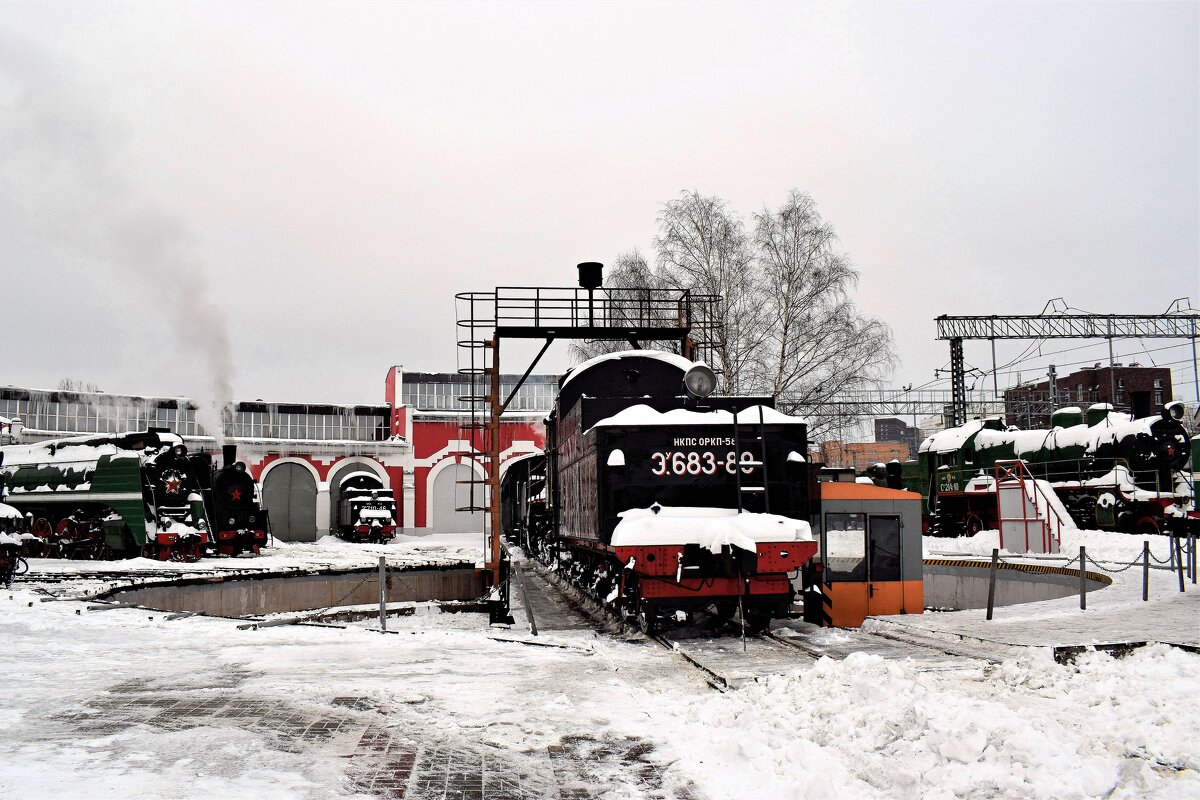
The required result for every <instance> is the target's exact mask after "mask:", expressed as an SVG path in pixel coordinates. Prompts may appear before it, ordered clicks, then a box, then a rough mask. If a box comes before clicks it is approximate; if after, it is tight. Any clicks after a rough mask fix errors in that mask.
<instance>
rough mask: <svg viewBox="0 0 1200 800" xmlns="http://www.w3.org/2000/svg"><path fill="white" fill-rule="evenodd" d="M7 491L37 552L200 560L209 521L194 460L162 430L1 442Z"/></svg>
mask: <svg viewBox="0 0 1200 800" xmlns="http://www.w3.org/2000/svg"><path fill="white" fill-rule="evenodd" d="M3 455H4V459H3V462H2V465H0V475H2V477H3V484H4V489H5V494H6V497H5V498H4V499H5V502H6V503H8V504H10V505H12V506H14V507H15V508H17V509H18V510H19V511H21V512H22V513H23V514H25V515H27V516H28V517H29V518H30V519H31V524H30V526H29V527H30V531H29V532H30V533H32V534H33V538H27V540H26V552H27V553H28V554H29V555H33V556H57V557H63V558H82V559H95V558H110V557H127V558H132V557H136V556H147V557H150V558H156V559H158V560H160V561H167V560H189V561H192V560H196V559H198V558H199V557H200V555H201V553H202V552H203V548H204V546H205V545H206V544H207V543H208V540H209V531H210V526H209V520H208V516H207V513H206V510H205V505H204V499H203V494H202V486H203V484H202V483H201V481H200V479H199V478H198V475H197V470H196V465H195V462H194V460H193V459H192V458H191V457H189V456H188V452H187V448H186V447H185V446H184V445H183V441H182V440H181V439H180V438H179V437H178V436H176V435H175V434H172V433H168V432H166V431H164V430H160V429H150V430H147V431H138V432H133V433H124V434H114V435H98V436H77V437H72V438H67V439H55V440H50V441H44V442H37V443H35V444H25V445H11V446H8V447H4V448H3Z"/></svg>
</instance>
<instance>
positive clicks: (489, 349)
mask: <svg viewBox="0 0 1200 800" xmlns="http://www.w3.org/2000/svg"><path fill="white" fill-rule="evenodd" d="M578 270H579V286H578V288H576V287H546V286H542V287H534V286H521V287H512V286H504V287H499V286H498V287H496V288H495V289H493V290H492V291H490V292H461V293H459V294H457V295H455V305H456V307H457V320H456V323H457V329H458V353H459V366H458V372H459V374H460V375H462V376H464V378H465V383H466V385H467V387H468V388H467V393H466V394H464V395H460V396H459V398H458V400H459V401H460V402H462V403H465V404H466V405H467V408H468V409H469V414H468V415H467V416H466V418H464V419H462V420H461V421H460V423H459V430H460V437H459V438H460V439H461V440H462V441H463V442H466V443H467V445H468V447H469V449H470V451H471V452H473V453H482V454H483V455H484V457H485V459H486V471H487V478H486V479H485V480H482V481H481V480H478V479H472V480H467V481H463V483H466V484H467V485H468V486H469V487H470V492H469V501H468V503H467V504H466V505H465V506H459V507H458V508H457V509H456V510H459V511H469V512H484V513H485V514H486V535H487V542H486V548H485V550H486V554H487V560H486V563H485V569H486V571H487V573H488V588H489V592H490V594H489V605H490V614H491V619H492V621H493V622H499V621H504V622H511V620H512V617H511V616H510V615H509V593H508V562H507V557H506V555H505V553H504V551H503V549H502V547H501V545H500V540H501V533H502V531H501V522H500V450H501V435H500V420H501V417H502V415H503V414H504V411H505V409H507V408H508V406H509V404H510V403H511V402H512V400H513V398H514V397H516V395H517V392H519V391H520V389H521V387H522V386H523V385H524V384H525V381H526V380H527V379H528V378H529V376H530V374H531V373H532V372H533V370H534V368H535V367H537V365H538V362H540V361H541V359H542V357H543V356H544V355H545V354H546V351H547V350H549V349H550V345H551V344H553V343H554V341H555V340H556V339H583V340H589V341H612V342H628V343H629V344H631V345H632V346H633V347H634V349H641V347H642V344H643V343H647V342H675V343H677V344H676V349H677V351H678V352H679V354H680V355H682V356H683V357H684V358H687V359H690V360H704V359H705V358H706V356H707V355H708V352H709V350H710V348H711V346H712V343H713V341H714V338H715V337H714V334H715V333H716V331H717V330H718V328H719V326H720V321H719V320H718V318H717V314H716V307H717V299H718V298H717V297H716V296H715V295H702V294H694V293H692V292H691V291H689V290H687V289H650V288H632V289H628V288H622V289H605V288H602V283H603V271H604V265H603V264H600V263H598V262H595V261H586V262H583V263H581V264H579V265H578ZM503 339H541V340H543V342H544V344H543V345H542V348H541V350H539V351H538V354H537V355H536V356H535V357H534V358H533V360H532V361H531V362H530V364H529V366H528V368H526V370H525V372H524V373H523V374H522V375H521V378H520V380H519V381H517V384H516V385H515V386H514V387H513V389H512V391H511V392H510V393H509V395H508V397H502V396H501V391H500V342H501V341H502V340H503ZM739 494H740V492H739Z"/></svg>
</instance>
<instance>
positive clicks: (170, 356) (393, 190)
mask: <svg viewBox="0 0 1200 800" xmlns="http://www.w3.org/2000/svg"><path fill="white" fill-rule="evenodd" d="M1198 9H1200V5H1198V4H1197V3H1195V2H1189V3H1161V4H1160V3H1128V4H1122V3H1101V4H1090V3H1074V2H1072V3H1002V4H990V3H947V4H940V3H933V4H926V3H920V4H917V3H903V4H900V3H886V4H884V3H878V4H877V3H860V4H850V5H847V4H842V3H838V4H832V5H824V4H814V3H806V4H800V3H785V4H773V3H758V4H754V3H735V4H720V3H703V4H690V3H657V4H648V3H639V4H634V3H620V4H618V3H604V4H584V3H557V4H553V3H537V4H512V5H509V4H498V3H487V4H436V5H421V4H409V3H405V4H400V3H389V4H361V5H354V4H349V3H334V4H322V3H287V4H269V3H220V4H218V3H206V4H197V5H190V4H182V3H141V4H118V5H110V4H101V3H86V4H81V5H71V4H63V3H34V4H23V3H11V2H4V3H0V147H2V148H3V149H2V150H0V259H2V261H0V263H2V264H3V276H4V280H3V295H2V296H3V298H4V301H5V302H4V306H5V316H4V319H5V325H4V330H5V335H4V350H3V353H4V354H3V357H2V358H3V361H2V363H3V369H2V370H0V376H2V377H0V383H8V384H16V385H31V386H47V387H53V386H54V385H56V384H57V383H58V380H59V379H60V378H62V377H65V376H71V377H74V378H77V379H81V380H85V381H93V382H95V383H98V384H99V385H100V386H101V387H102V388H104V389H105V390H107V391H110V392H119V393H145V394H166V395H174V394H189V395H203V394H204V393H205V392H208V391H211V390H212V389H211V383H212V381H211V378H210V377H209V373H210V372H211V371H213V370H216V371H218V372H221V373H223V375H224V378H225V379H226V380H227V381H229V382H231V383H232V387H233V393H234V396H235V397H236V398H238V399H253V398H256V397H263V398H266V399H275V400H307V401H333V402H372V403H374V402H382V399H383V398H382V382H383V377H384V373H385V372H386V370H387V368H388V367H389V366H390V365H391V364H403V365H405V367H406V368H408V369H412V370H427V371H443V370H451V369H453V368H454V367H455V363H456V362H455V358H456V356H455V350H454V340H455V330H454V304H453V295H454V293H455V292H458V291H463V290H470V289H475V290H487V289H490V288H492V287H494V286H496V285H497V284H499V285H523V284H529V285H560V284H561V285H570V284H572V283H573V282H574V280H575V272H574V264H575V263H576V262H578V261H584V260H599V261H605V262H609V261H611V260H612V259H613V257H614V256H615V255H616V254H617V253H619V252H621V251H624V250H627V249H629V248H631V247H639V248H641V249H642V251H643V252H644V253H646V254H647V255H648V256H649V255H650V254H651V253H652V251H653V244H652V240H653V236H654V232H655V219H656V215H657V213H658V210H659V207H660V206H661V204H662V203H663V202H664V201H666V200H669V199H671V198H672V197H674V196H675V195H677V194H678V192H680V191H681V190H684V189H695V190H698V191H700V192H702V193H704V194H715V195H719V196H721V197H723V198H725V199H726V200H728V201H729V203H730V204H731V205H732V207H734V208H735V209H736V210H738V211H739V212H740V213H741V214H742V215H743V217H744V218H746V220H747V221H748V222H749V221H750V217H751V215H752V214H753V213H754V212H755V211H758V210H760V209H762V208H763V206H773V205H778V204H780V203H781V202H782V201H783V200H784V198H785V197H786V195H787V193H788V191H789V190H790V189H792V188H799V189H802V190H804V191H807V192H809V193H810V194H811V195H812V196H813V197H814V198H815V199H816V200H817V202H818V204H819V208H820V210H821V212H822V213H823V214H824V216H825V217H826V218H827V219H828V220H829V221H830V222H832V223H833V225H834V226H835V227H836V229H837V231H838V233H839V235H840V238H841V244H842V247H843V248H844V250H845V251H846V252H847V253H848V254H849V256H850V257H851V259H852V260H853V261H854V262H855V264H856V265H857V266H858V268H859V269H860V270H861V273H862V277H861V282H860V285H859V289H858V302H859V304H860V306H861V308H862V309H863V310H864V311H865V312H867V313H870V314H873V315H876V316H879V317H882V318H883V319H884V320H885V321H887V322H888V323H889V324H890V325H891V327H892V329H893V330H894V332H895V336H896V341H897V345H898V350H899V354H900V357H901V360H902V365H901V366H900V368H899V369H898V370H897V372H896V374H895V375H894V377H893V382H894V383H895V384H896V385H900V384H904V383H915V384H924V383H927V382H929V381H930V380H931V379H932V377H933V370H934V368H935V367H940V366H942V365H943V364H944V363H945V362H946V361H947V359H948V348H947V346H946V343H945V342H937V341H935V340H934V336H935V327H934V323H933V318H934V317H935V316H937V315H938V314H943V313H950V314H1007V313H1037V312H1038V311H1040V310H1041V309H1042V307H1043V306H1044V305H1045V303H1046V301H1047V300H1049V299H1051V298H1054V297H1060V296H1061V297H1065V298H1066V300H1067V302H1068V303H1069V304H1070V305H1071V306H1073V307H1075V308H1079V309H1084V310H1087V311H1095V312H1119V313H1158V312H1162V311H1164V310H1165V309H1166V307H1167V306H1168V304H1169V303H1170V302H1171V301H1172V300H1173V299H1175V298H1177V297H1181V296H1190V297H1191V300H1192V303H1193V305H1200V266H1198V265H1200V199H1198V198H1200V11H1198ZM193 299H194V300H195V302H194V303H193V302H191V301H192V300H193ZM222 318H223V319H222ZM222 329H227V330H228V332H229V341H230V345H229V348H228V350H229V356H228V358H226V357H225V356H224V355H223V354H222V348H221V347H220V346H219V343H218V345H217V346H216V347H210V346H209V345H210V344H211V342H208V341H206V337H207V336H208V332H210V331H214V330H218V331H219V330H222ZM1075 345H1076V343H1066V344H1060V345H1059V346H1054V347H1047V348H1044V349H1045V350H1047V351H1048V350H1051V349H1053V350H1062V349H1064V348H1066V347H1072V346H1075ZM1159 347H1162V344H1161V343H1147V344H1146V345H1145V349H1146V350H1149V351H1150V352H1147V353H1146V354H1145V355H1144V356H1140V357H1139V358H1138V360H1140V361H1141V362H1142V363H1148V362H1150V361H1154V362H1155V363H1173V362H1175V361H1182V360H1187V361H1188V363H1187V364H1179V365H1177V366H1178V368H1179V371H1177V372H1176V381H1177V382H1178V381H1182V380H1186V381H1188V382H1189V383H1190V382H1191V378H1192V373H1191V364H1190V350H1185V349H1184V348H1183V347H1177V348H1175V349H1174V350H1170V351H1160V350H1157V348H1159ZM1023 348H1024V345H1023V344H1022V345H1021V346H1019V347H1018V346H1013V347H1009V348H1007V349H1005V348H1003V347H1002V348H1001V352H1000V356H1001V361H1002V362H1003V361H1006V360H1009V359H1011V358H1012V357H1013V356H1015V355H1017V354H1018V353H1019V352H1020V351H1021V350H1022V349H1023ZM1141 350H1142V345H1141V344H1138V343H1130V344H1127V345H1122V355H1126V354H1128V353H1133V352H1134V351H1136V352H1137V353H1141ZM563 351H565V346H564V347H562V348H560V350H559V354H558V355H557V356H556V358H555V360H554V361H552V362H550V366H555V367H557V366H562V365H563V364H565V363H566V358H565V355H564V354H563ZM1106 352H1107V351H1106V350H1105V349H1104V348H1103V347H1097V348H1092V349H1090V350H1076V351H1072V352H1071V353H1069V354H1063V355H1059V356H1057V361H1058V362H1059V363H1064V362H1070V361H1080V360H1100V358H1101V356H1102V354H1106ZM967 359H968V361H969V362H971V363H973V364H975V365H978V366H988V365H990V361H991V356H990V353H989V352H988V350H987V346H986V344H983V343H975V344H972V343H968V345H967ZM1047 359H1048V360H1056V358H1055V357H1053V356H1048V357H1047ZM1126 360H1132V359H1126ZM1037 363H1045V360H1043V361H1042V362H1037ZM1034 364H1035V362H1027V363H1026V364H1024V365H1022V366H1023V367H1024V368H1026V369H1032V368H1033V367H1034ZM504 366H505V368H506V371H518V372H519V371H521V370H522V369H523V367H524V366H525V364H524V363H523V362H520V361H519V360H518V359H516V358H513V359H511V360H508V361H506V362H505V364H504ZM1063 371H1064V370H1063V369H1061V368H1060V373H1062V372H1063ZM1066 371H1069V368H1068V369H1067V370H1066ZM1028 376H1029V375H1028V373H1026V375H1025V377H1028ZM1003 381H1004V378H1003V377H1002V378H1001V382H1002V383H1003ZM1188 396H1189V397H1190V396H1191V393H1190V391H1189V393H1188Z"/></svg>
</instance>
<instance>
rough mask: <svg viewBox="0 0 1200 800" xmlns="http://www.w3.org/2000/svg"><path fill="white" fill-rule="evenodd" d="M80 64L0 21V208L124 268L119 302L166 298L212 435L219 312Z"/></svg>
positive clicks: (226, 375)
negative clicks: (140, 181)
mask: <svg viewBox="0 0 1200 800" xmlns="http://www.w3.org/2000/svg"><path fill="white" fill-rule="evenodd" d="M80 75H81V70H79V69H78V68H75V67H73V66H72V65H71V64H69V63H68V62H67V61H66V60H65V59H62V58H58V57H55V56H53V55H52V54H50V53H48V52H46V51H44V50H42V49H40V48H38V47H36V46H34V45H33V44H31V43H30V42H28V41H25V40H23V39H20V38H19V37H16V36H13V35H12V34H11V33H8V32H6V31H3V30H0V154H2V155H0V214H4V215H6V216H7V217H8V218H9V224H10V225H12V224H17V225H20V226H21V228H22V230H23V231H24V232H26V233H29V234H32V235H36V236H37V237H39V238H41V239H44V240H45V241H46V242H47V243H48V244H50V245H51V246H53V247H59V246H67V247H69V248H70V249H71V250H72V251H73V253H74V254H75V257H76V258H78V259H79V260H81V261H88V260H92V259H97V260H99V261H102V262H104V263H106V264H109V265H111V266H112V267H113V269H114V270H115V273H116V274H117V275H124V276H126V277H128V278H130V279H131V280H130V283H131V284H134V285H135V286H134V288H133V289H132V290H131V292H130V295H131V306H132V308H131V309H127V310H124V311H123V312H121V313H130V312H131V311H133V308H136V307H137V306H139V305H142V304H143V303H144V302H147V301H152V302H156V303H158V302H161V303H162V304H163V306H164V307H165V308H166V309H168V324H170V327H171V329H172V330H173V331H175V332H176V335H177V336H178V339H179V343H180V345H181V349H182V350H183V351H184V354H185V358H188V359H194V360H195V361H196V362H197V363H196V369H197V371H202V372H203V373H204V374H206V375H207V376H208V377H207V381H205V383H206V384H207V385H206V387H205V391H206V393H207V395H208V396H199V397H196V398H195V400H196V404H197V406H199V408H198V410H197V419H198V421H199V422H200V424H201V425H203V426H204V428H205V430H206V431H207V432H209V433H210V434H212V435H214V436H215V437H216V438H217V444H218V445H220V444H222V443H223V442H224V438H225V424H224V420H225V417H226V416H227V415H228V414H229V413H231V412H230V409H231V406H232V402H233V385H232V383H233V376H234V366H233V355H232V353H233V351H232V343H231V340H230V335H229V319H228V316H227V315H226V313H225V311H224V309H222V308H221V307H220V306H219V305H218V304H216V303H215V302H213V300H212V298H211V297H210V295H209V291H208V285H207V281H206V278H205V274H204V271H203V270H202V269H201V267H200V265H199V264H198V263H196V261H195V259H194V257H193V256H192V255H191V254H192V253H193V251H194V248H193V247H192V238H191V234H190V232H189V229H188V226H187V225H186V223H185V221H184V220H183V219H181V218H180V217H179V215H177V214H175V213H172V212H171V211H170V210H168V209H166V208H163V207H161V204H157V203H155V202H153V201H152V200H151V199H150V198H149V197H148V196H147V194H146V192H144V191H142V190H140V189H139V187H138V186H137V185H136V184H135V182H134V181H131V180H130V179H129V177H128V176H129V175H131V174H136V171H137V169H136V167H137V166H138V165H137V162H136V159H135V154H133V153H131V152H130V145H129V142H130V136H129V135H128V130H127V128H126V127H125V126H124V125H123V124H122V123H121V121H119V120H116V119H114V118H112V116H111V115H110V114H108V113H107V111H106V107H105V103H104V97H103V94H102V93H100V92H98V91H97V90H96V89H95V87H92V86H88V85H86V84H85V83H84V82H83V81H82V79H81V78H80V77H79V76H80ZM148 293H152V294H148ZM139 298H140V299H139Z"/></svg>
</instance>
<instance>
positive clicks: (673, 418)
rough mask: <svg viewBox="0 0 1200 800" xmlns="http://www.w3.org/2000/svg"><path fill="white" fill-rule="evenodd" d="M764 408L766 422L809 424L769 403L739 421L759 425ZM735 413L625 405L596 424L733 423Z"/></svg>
mask: <svg viewBox="0 0 1200 800" xmlns="http://www.w3.org/2000/svg"><path fill="white" fill-rule="evenodd" d="M760 409H761V411H762V421H763V423H764V424H769V425H779V424H790V425H806V424H808V420H806V419H805V418H804V417H793V416H791V415H789V414H784V413H782V412H780V411H776V410H775V409H773V408H768V407H767V406H750V407H749V408H744V409H742V410H741V411H739V412H738V415H737V422H738V424H739V425H757V424H758V413H759V410H760ZM732 424H733V413H732V412H730V411H722V410H713V411H689V410H688V409H685V408H674V409H671V410H670V411H657V410H655V409H653V408H651V407H650V406H647V405H641V404H639V405H636V406H630V407H629V408H626V409H622V410H621V411H618V412H617V413H616V414H613V415H612V416H611V417H605V418H604V419H602V420H600V421H599V422H597V423H596V424H595V425H593V426H592V427H594V428H599V427H601V426H604V427H608V426H625V427H632V426H640V425H732Z"/></svg>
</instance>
